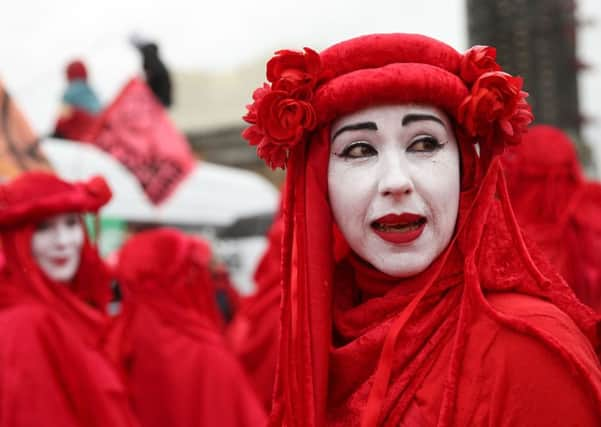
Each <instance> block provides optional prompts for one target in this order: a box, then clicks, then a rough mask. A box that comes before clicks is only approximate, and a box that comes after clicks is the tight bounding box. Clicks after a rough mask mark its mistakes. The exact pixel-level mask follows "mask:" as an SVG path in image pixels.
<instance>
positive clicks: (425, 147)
mask: <svg viewBox="0 0 601 427" xmlns="http://www.w3.org/2000/svg"><path fill="white" fill-rule="evenodd" d="M442 147H444V143H441V142H439V141H438V139H436V138H435V137H433V136H429V135H425V136H420V137H417V138H416V139H415V140H414V141H413V142H412V143H411V144H410V145H409V147H408V148H407V151H409V152H413V153H433V152H435V151H438V150H440V149H441V148H442Z"/></svg>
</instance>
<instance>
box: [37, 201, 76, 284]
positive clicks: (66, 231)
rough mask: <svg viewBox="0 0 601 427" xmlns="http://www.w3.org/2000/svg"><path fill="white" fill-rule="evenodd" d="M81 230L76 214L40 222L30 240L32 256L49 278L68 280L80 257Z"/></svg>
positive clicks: (58, 280) (74, 271) (56, 280)
mask: <svg viewBox="0 0 601 427" xmlns="http://www.w3.org/2000/svg"><path fill="white" fill-rule="evenodd" d="M83 242H84V229H83V225H82V223H81V220H80V218H79V215H77V214H74V213H68V214H61V215H56V216H53V217H50V218H48V219H45V220H44V221H42V222H40V223H39V224H38V225H37V227H36V230H35V232H34V233H33V238H32V240H31V250H32V253H33V256H34V258H35V260H36V262H37V263H38V265H39V266H40V268H41V270H42V271H43V272H44V274H45V275H46V276H48V278H49V279H51V280H53V281H55V282H69V281H71V280H72V279H73V277H75V273H77V269H78V268H79V263H80V260H81V249H82V246H83Z"/></svg>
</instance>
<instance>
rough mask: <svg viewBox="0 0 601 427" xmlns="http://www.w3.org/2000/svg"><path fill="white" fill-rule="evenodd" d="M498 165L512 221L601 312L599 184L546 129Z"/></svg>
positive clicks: (560, 137) (558, 134)
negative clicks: (504, 171)
mask: <svg viewBox="0 0 601 427" xmlns="http://www.w3.org/2000/svg"><path fill="white" fill-rule="evenodd" d="M503 162H504V164H505V165H506V167H507V169H508V173H507V185H508V189H509V195H510V197H511V201H512V205H513V207H514V209H515V213H516V217H517V219H518V222H519V223H520V225H521V226H522V228H524V230H525V232H526V234H527V235H528V237H529V238H531V239H532V240H534V242H536V243H537V244H538V246H539V247H540V248H541V249H542V250H543V252H544V253H545V255H546V256H547V257H548V258H549V260H550V261H551V262H552V263H553V265H554V266H555V267H556V268H557V269H558V270H559V272H560V273H561V274H562V276H563V277H564V278H565V279H566V281H567V282H568V284H569V285H570V286H571V287H572V289H573V290H574V292H575V293H576V295H577V296H578V297H579V298H580V299H581V300H582V301H583V302H584V303H585V304H587V305H589V306H590V307H592V308H593V309H594V310H595V311H597V312H598V313H601V185H600V184H599V183H598V182H591V181H588V180H587V179H586V178H585V176H584V174H583V172H582V169H581V167H580V163H579V162H578V157H577V155H576V150H575V148H574V145H573V144H572V142H571V141H570V139H569V137H568V136H567V135H566V134H565V133H564V132H562V131H561V130H560V129H557V128H555V127H552V126H547V125H539V126H534V127H532V128H531V129H530V131H529V132H528V134H527V136H526V138H525V141H524V143H523V144H522V145H520V146H518V147H515V148H513V149H511V150H509V151H508V152H507V153H506V154H505V155H504V158H503Z"/></svg>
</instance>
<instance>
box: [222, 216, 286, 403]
mask: <svg viewBox="0 0 601 427" xmlns="http://www.w3.org/2000/svg"><path fill="white" fill-rule="evenodd" d="M283 235H284V221H283V218H282V215H281V211H280V212H279V213H278V215H277V216H276V218H275V220H274V223H273V225H272V226H271V228H270V230H269V233H268V235H267V238H268V244H267V250H266V251H265V254H264V255H263V257H262V258H261V261H260V262H259V265H258V266H257V269H256V271H255V275H254V281H255V285H256V286H257V290H256V292H255V293H254V294H253V295H252V296H249V297H247V298H243V299H242V300H241V303H240V309H239V310H238V313H237V314H236V316H235V317H234V320H233V322H232V323H231V325H230V327H229V328H228V337H229V340H230V343H231V346H232V350H233V351H234V353H235V354H236V355H237V356H238V358H239V359H240V361H241V363H242V366H244V369H245V370H246V373H247V374H248V377H249V379H250V382H251V384H252V386H253V387H254V389H255V391H256V392H257V394H258V395H259V398H260V399H261V402H262V403H263V405H264V406H265V408H266V410H267V411H269V410H270V409H271V399H272V397H273V383H274V379H275V366H276V361H277V355H278V340H279V333H280V299H281V297H282V289H281V281H282V272H281V265H282V262H281V258H282V237H283Z"/></svg>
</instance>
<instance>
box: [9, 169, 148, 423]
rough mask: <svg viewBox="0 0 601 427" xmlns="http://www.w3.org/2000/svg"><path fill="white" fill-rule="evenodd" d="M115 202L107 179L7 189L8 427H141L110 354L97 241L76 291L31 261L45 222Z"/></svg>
mask: <svg viewBox="0 0 601 427" xmlns="http://www.w3.org/2000/svg"><path fill="white" fill-rule="evenodd" d="M109 199H110V190H109V189H108V187H107V185H106V183H105V182H104V180H102V179H100V178H95V179H93V180H91V181H90V182H88V183H85V184H84V183H82V184H69V183H66V182H64V181H61V180H60V179H59V178H57V177H55V176H54V175H51V174H48V173H41V172H32V173H26V174H24V175H22V176H20V177H18V178H17V179H15V180H14V181H12V182H10V183H8V184H5V185H2V186H0V227H1V229H2V249H3V251H4V254H5V256H6V265H5V267H4V268H3V270H2V272H1V274H0V284H1V286H0V365H1V370H0V371H1V372H2V374H1V375H0V407H1V410H0V425H1V426H6V427H20V426H23V427H25V426H27V427H29V426H33V425H49V424H51V425H56V426H70V427H71V426H72V427H88V426H98V427H104V426H108V425H110V426H123V427H125V426H137V422H136V420H135V419H134V418H133V416H132V414H131V411H130V408H129V401H128V399H127V393H126V391H125V388H124V386H123V384H122V383H121V381H120V379H119V376H118V373H117V371H116V370H114V368H113V367H112V366H111V364H110V363H109V361H108V360H107V359H106V358H105V357H104V355H103V352H102V346H103V341H104V338H105V336H104V334H105V333H106V328H107V322H108V318H107V317H106V315H105V314H104V308H105V305H106V303H107V301H108V299H109V297H110V289H109V282H110V280H109V279H110V278H109V276H108V272H107V270H106V268H105V267H104V265H103V264H102V261H101V259H100V258H99V256H98V253H97V251H96V248H95V247H93V246H92V245H91V244H90V242H89V241H88V239H87V237H86V240H85V243H84V246H83V249H82V257H81V263H80V267H79V269H78V272H77V273H76V277H75V278H74V280H73V281H72V282H71V283H69V284H58V283H52V282H51V281H50V280H49V279H48V278H47V277H46V276H45V275H44V274H43V273H42V271H41V270H40V269H39V267H38V266H37V263H36V262H35V260H34V259H33V256H32V254H31V238H32V235H33V233H34V229H35V225H36V223H37V222H38V221H39V220H41V219H43V218H46V217H49V216H52V215H56V214H59V213H63V212H65V213H66V212H86V211H90V212H95V211H97V210H98V208H99V207H100V206H102V205H103V204H105V203H106V202H107V201H108V200H109Z"/></svg>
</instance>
